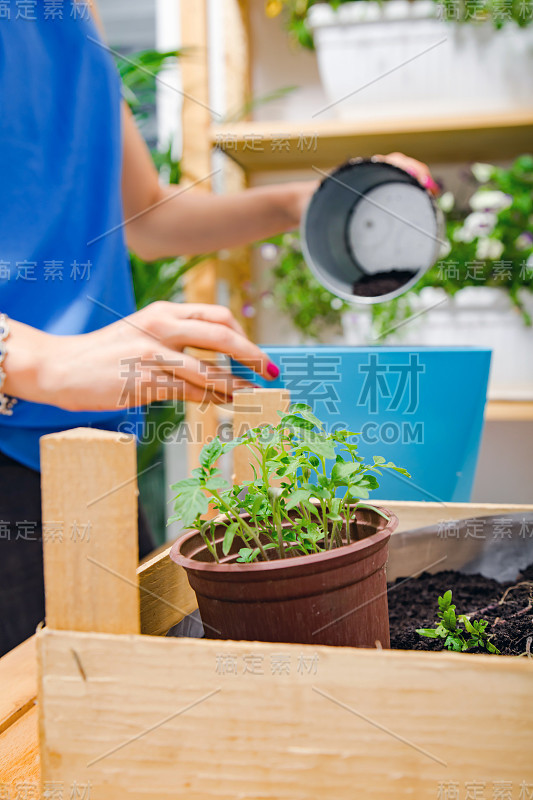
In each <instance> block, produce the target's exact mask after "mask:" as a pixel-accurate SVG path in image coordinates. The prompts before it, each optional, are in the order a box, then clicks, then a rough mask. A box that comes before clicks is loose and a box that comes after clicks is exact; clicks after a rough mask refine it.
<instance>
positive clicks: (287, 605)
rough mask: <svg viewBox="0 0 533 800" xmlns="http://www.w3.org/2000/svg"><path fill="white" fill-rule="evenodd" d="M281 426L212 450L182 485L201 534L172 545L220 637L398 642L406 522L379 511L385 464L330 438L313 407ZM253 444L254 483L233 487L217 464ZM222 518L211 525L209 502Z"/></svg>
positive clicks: (182, 509)
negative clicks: (396, 538) (402, 525)
mask: <svg viewBox="0 0 533 800" xmlns="http://www.w3.org/2000/svg"><path fill="white" fill-rule="evenodd" d="M280 417H281V419H280V422H279V423H278V425H277V426H271V425H264V426H260V427H257V428H253V429H251V430H249V431H248V432H247V433H245V434H244V435H243V436H242V437H240V438H238V439H233V440H232V441H230V442H227V443H223V442H222V441H221V440H220V438H218V437H217V438H215V439H213V440H212V441H211V442H209V443H208V444H207V445H205V446H204V448H203V450H202V453H201V457H200V467H198V468H197V469H195V470H193V471H192V474H191V477H189V478H187V479H185V480H182V481H179V482H178V483H176V484H174V485H173V487H172V488H173V490H174V491H175V492H176V497H175V516H174V517H172V518H171V520H170V521H172V520H179V521H180V522H181V523H182V525H183V526H184V527H185V528H190V529H191V530H190V531H189V532H188V533H186V534H185V535H184V536H182V537H181V538H180V539H178V541H177V542H176V543H175V544H174V546H173V547H172V549H171V553H170V555H171V558H172V559H173V560H174V561H175V562H176V563H178V564H180V565H181V566H183V567H184V568H185V569H186V571H187V575H188V578H189V582H190V584H191V587H192V588H193V589H194V591H195V592H196V595H197V599H198V606H199V609H200V613H201V616H202V621H203V623H204V628H205V631H206V635H207V636H208V637H210V638H227V639H249V640H262V641H282V642H303V643H312V644H330V645H351V646H361V647H374V646H376V642H379V643H380V644H381V646H382V647H388V646H389V622H388V608H387V587H386V576H385V564H386V561H387V555H388V541H389V538H390V535H391V533H392V531H393V530H394V529H395V528H396V525H397V523H398V520H397V518H396V517H395V516H394V514H392V513H391V512H389V511H387V509H383V508H376V507H374V506H372V505H369V504H368V503H367V502H366V500H367V499H368V497H369V493H370V492H371V491H372V490H374V489H376V488H377V487H378V481H377V478H376V476H377V475H380V474H382V470H383V469H387V470H388V469H391V470H396V471H398V472H400V473H402V474H403V475H407V476H408V473H407V472H406V471H405V470H404V469H402V468H401V467H397V466H395V465H394V464H393V463H392V462H386V461H385V459H384V458H382V457H379V456H375V457H374V459H373V463H372V464H366V463H365V461H364V459H363V458H362V457H361V456H360V455H359V454H358V451H357V441H356V439H357V434H355V433H353V432H351V431H347V430H338V431H335V432H333V433H327V432H326V431H325V430H324V427H323V425H322V423H321V422H320V420H318V419H317V418H316V417H315V416H314V415H313V414H312V412H311V409H310V408H309V406H307V405H304V404H300V403H299V404H294V405H293V406H291V408H290V409H289V411H288V412H287V413H286V414H281V413H280ZM235 447H246V448H247V449H248V450H249V453H250V461H251V463H252V464H253V466H254V475H255V479H254V480H253V481H247V482H245V483H243V484H241V485H236V486H232V485H231V484H230V483H229V482H228V481H227V480H225V479H224V478H223V476H222V472H221V470H220V468H219V467H218V465H217V462H218V459H219V458H220V457H221V456H222V455H223V454H224V453H226V452H228V451H229V450H231V449H233V448H235ZM209 506H211V509H214V510H215V511H218V512H220V516H218V517H216V518H214V519H208V520H205V519H204V518H203V515H205V514H206V512H207V511H208V507H209Z"/></svg>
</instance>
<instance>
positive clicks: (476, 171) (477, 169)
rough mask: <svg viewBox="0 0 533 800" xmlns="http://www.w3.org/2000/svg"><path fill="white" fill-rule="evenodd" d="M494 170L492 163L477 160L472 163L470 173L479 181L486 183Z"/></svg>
mask: <svg viewBox="0 0 533 800" xmlns="http://www.w3.org/2000/svg"><path fill="white" fill-rule="evenodd" d="M493 171H494V167H493V166H492V164H481V163H480V162H478V163H477V164H473V165H472V174H473V176H474V178H475V179H476V181H478V182H479V183H486V182H487V181H488V180H490V176H491V175H492V173H493Z"/></svg>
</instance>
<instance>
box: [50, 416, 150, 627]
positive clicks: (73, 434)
mask: <svg viewBox="0 0 533 800" xmlns="http://www.w3.org/2000/svg"><path fill="white" fill-rule="evenodd" d="M41 467H42V474H41V487H42V507H43V531H44V533H43V539H44V541H43V551H44V577H45V595H46V624H47V625H48V626H49V627H51V628H58V629H66V630H81V631H105V632H109V633H138V632H139V630H140V622H139V589H138V581H137V575H136V569H137V566H138V563H139V556H138V541H137V524H138V523H137V494H138V490H137V469H136V447H135V439H134V438H133V437H132V436H125V435H124V434H121V433H114V432H110V431H102V430H97V429H92V428H75V429H73V430H70V431H64V432H62V433H53V434H48V435H47V436H43V437H42V438H41ZM58 531H59V533H58Z"/></svg>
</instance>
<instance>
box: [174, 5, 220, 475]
mask: <svg viewBox="0 0 533 800" xmlns="http://www.w3.org/2000/svg"><path fill="white" fill-rule="evenodd" d="M180 20H181V43H182V47H183V48H185V49H187V50H188V53H187V56H186V57H185V58H182V59H180V74H181V80H182V86H183V92H184V97H183V109H182V131H183V150H182V158H181V167H182V170H183V180H182V184H183V186H186V185H187V184H190V183H192V182H196V181H201V183H198V185H197V186H196V187H195V188H194V189H193V190H192V191H195V192H201V191H210V190H211V179H210V178H209V175H210V174H211V173H212V171H213V167H212V163H211V150H210V146H209V129H210V125H211V111H210V109H209V75H208V58H207V2H206V0H181V2H180ZM207 224H208V223H207ZM216 272H217V266H216V262H215V261H214V260H210V261H205V262H203V263H202V264H199V265H198V266H197V267H195V268H194V269H193V270H192V271H191V272H190V273H189V274H188V275H187V277H186V280H185V297H186V300H187V302H189V303H215V302H216V300H217V291H216V278H217V275H216ZM192 353H193V355H195V356H198V357H205V356H206V355H207V356H208V357H210V356H212V354H206V353H204V352H203V351H198V350H194V351H192ZM186 417H187V418H186V424H187V425H189V426H190V430H191V432H192V437H191V438H192V441H190V442H189V444H188V446H187V460H188V464H189V468H190V469H193V468H194V467H196V466H198V456H199V454H200V450H201V449H202V447H203V445H204V443H205V442H206V441H207V440H208V439H209V438H211V437H213V436H215V435H216V432H217V422H218V420H217V412H216V408H215V407H214V406H208V407H206V408H203V407H202V406H199V405H198V404H196V403H187V408H186Z"/></svg>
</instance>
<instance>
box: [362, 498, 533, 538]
mask: <svg viewBox="0 0 533 800" xmlns="http://www.w3.org/2000/svg"><path fill="white" fill-rule="evenodd" d="M373 502H375V503H376V505H379V506H384V507H386V508H389V509H390V510H391V511H393V512H394V513H395V514H396V516H397V517H398V519H399V525H398V528H397V529H396V532H397V533H400V532H402V531H410V530H416V529H417V528H425V527H427V526H429V525H438V524H439V523H440V522H451V521H455V520H461V519H474V518H478V517H492V516H502V517H505V516H506V515H509V514H520V513H521V512H524V513H531V511H533V505H531V504H529V505H522V504H515V503H412V502H409V501H403V500H374V501H373Z"/></svg>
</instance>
